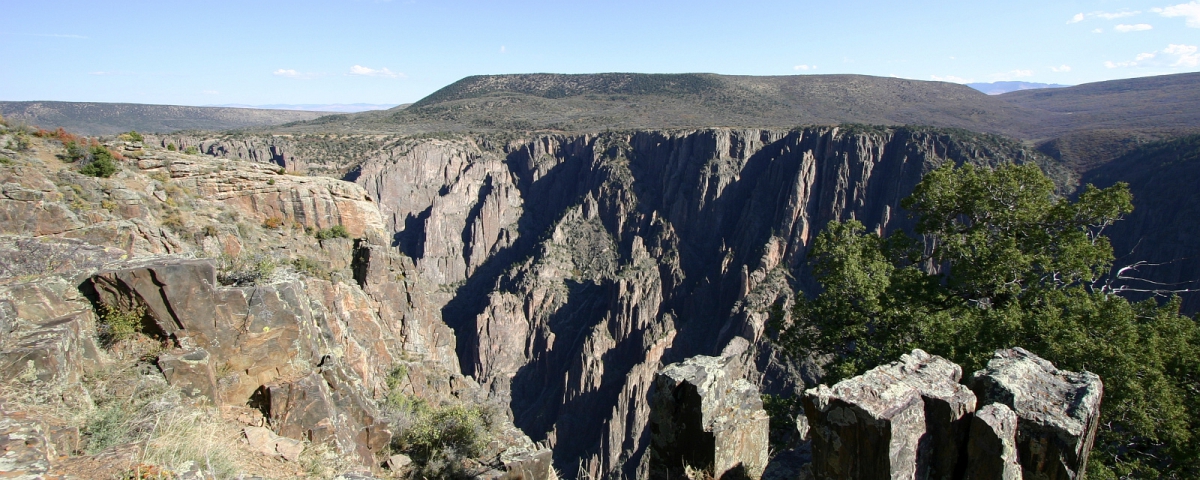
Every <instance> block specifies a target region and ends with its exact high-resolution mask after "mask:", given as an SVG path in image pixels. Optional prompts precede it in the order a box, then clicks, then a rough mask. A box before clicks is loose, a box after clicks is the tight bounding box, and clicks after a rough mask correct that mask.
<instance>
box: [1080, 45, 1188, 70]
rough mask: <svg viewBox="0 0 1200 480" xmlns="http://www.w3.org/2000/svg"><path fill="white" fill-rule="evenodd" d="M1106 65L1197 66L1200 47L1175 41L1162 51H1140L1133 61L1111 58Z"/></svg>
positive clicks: (1119, 66) (1110, 66)
mask: <svg viewBox="0 0 1200 480" xmlns="http://www.w3.org/2000/svg"><path fill="white" fill-rule="evenodd" d="M1104 66H1105V67H1108V68H1130V67H1160V68H1161V67H1170V68H1195V67H1197V66H1200V47H1197V46H1196V45H1184V44H1174V43H1173V44H1170V45H1167V48H1164V49H1162V50H1161V51H1157V52H1145V53H1139V54H1137V55H1136V56H1135V57H1133V60H1131V61H1125V62H1114V61H1111V60H1110V61H1107V62H1104Z"/></svg>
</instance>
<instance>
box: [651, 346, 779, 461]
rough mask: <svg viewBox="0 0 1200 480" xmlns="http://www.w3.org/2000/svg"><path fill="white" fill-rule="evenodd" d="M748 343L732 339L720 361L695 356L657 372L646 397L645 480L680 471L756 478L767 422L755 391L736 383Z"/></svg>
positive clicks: (746, 384)
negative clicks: (647, 440) (647, 447)
mask: <svg viewBox="0 0 1200 480" xmlns="http://www.w3.org/2000/svg"><path fill="white" fill-rule="evenodd" d="M748 345H749V344H748V342H746V340H745V339H742V338H735V339H734V340H733V342H731V343H730V345H729V346H728V347H726V348H725V351H724V352H722V354H721V356H720V357H709V356H703V355H700V356H695V357H692V358H689V359H687V360H684V361H683V362H680V363H674V364H671V365H668V366H667V367H665V368H663V369H662V370H661V371H660V372H659V373H658V375H657V377H655V380H654V386H653V387H652V388H653V389H652V391H651V394H650V395H651V397H650V434H651V443H650V475H651V478H680V477H679V476H680V475H682V474H683V472H684V470H685V469H686V468H689V467H690V468H692V469H696V470H705V471H710V472H712V477H713V478H754V479H757V478H761V477H762V473H763V470H764V469H765V468H766V465H767V449H768V441H769V433H770V429H769V427H770V425H769V421H770V419H769V418H768V417H767V413H766V411H765V410H763V405H762V398H761V396H760V395H759V392H758V388H757V387H755V386H754V385H753V384H751V383H750V382H747V381H746V380H745V379H743V378H740V377H739V374H740V368H739V367H740V363H739V361H740V360H741V355H742V354H743V353H745V351H746V349H747V347H748Z"/></svg>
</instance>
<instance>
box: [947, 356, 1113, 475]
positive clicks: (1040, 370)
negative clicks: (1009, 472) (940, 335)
mask: <svg viewBox="0 0 1200 480" xmlns="http://www.w3.org/2000/svg"><path fill="white" fill-rule="evenodd" d="M971 389H972V390H974V391H975V394H976V395H978V396H979V398H980V400H981V401H982V402H983V403H1001V404H1004V405H1005V406H1007V407H1009V408H1011V409H1012V410H1013V412H1015V413H1016V415H1017V418H1018V424H1017V455H1018V457H1019V458H1020V461H1021V467H1022V471H1023V473H1024V476H1025V477H1027V478H1037V479H1047V480H1067V479H1076V478H1083V476H1084V474H1085V473H1086V470H1087V458H1088V454H1089V453H1090V452H1091V449H1092V441H1093V439H1094V438H1095V436H1096V428H1097V426H1098V425H1099V422H1100V399H1101V397H1102V396H1103V394H1104V384H1103V383H1102V382H1101V381H1100V377H1098V376H1096V375H1095V374H1093V373H1090V372H1082V373H1075V372H1067V371H1063V370H1059V369H1057V368H1055V367H1054V365H1053V364H1051V363H1050V362H1048V361H1046V360H1045V359H1043V358H1041V357H1038V356H1037V355H1034V354H1032V353H1030V352H1029V351H1027V350H1025V349H1023V348H1012V349H1008V350H998V351H996V353H995V354H994V355H993V356H992V359H991V360H990V361H988V366H987V368H985V369H983V370H980V371H977V372H975V374H974V377H973V378H972V383H971Z"/></svg>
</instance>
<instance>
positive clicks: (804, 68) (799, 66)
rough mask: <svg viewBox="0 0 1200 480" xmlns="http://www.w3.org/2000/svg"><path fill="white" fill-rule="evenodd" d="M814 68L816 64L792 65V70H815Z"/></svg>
mask: <svg viewBox="0 0 1200 480" xmlns="http://www.w3.org/2000/svg"><path fill="white" fill-rule="evenodd" d="M816 69H817V66H816V65H796V66H794V67H792V70H796V71H806V70H816Z"/></svg>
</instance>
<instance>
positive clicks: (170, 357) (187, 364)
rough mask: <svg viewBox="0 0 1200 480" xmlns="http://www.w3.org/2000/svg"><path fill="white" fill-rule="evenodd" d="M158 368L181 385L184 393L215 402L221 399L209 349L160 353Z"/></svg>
mask: <svg viewBox="0 0 1200 480" xmlns="http://www.w3.org/2000/svg"><path fill="white" fill-rule="evenodd" d="M158 368H159V370H162V373H163V376H164V377H166V378H167V382H170V383H171V384H172V385H175V386H177V387H179V389H180V391H181V392H183V394H184V395H186V396H188V397H191V398H195V399H200V398H204V399H207V400H208V401H210V402H214V403H215V402H218V401H220V398H221V397H219V396H217V379H216V376H215V375H214V373H213V360H212V356H210V355H209V354H208V351H207V350H205V349H203V348H199V347H196V348H191V349H178V350H176V351H172V352H166V353H162V354H159V356H158Z"/></svg>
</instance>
